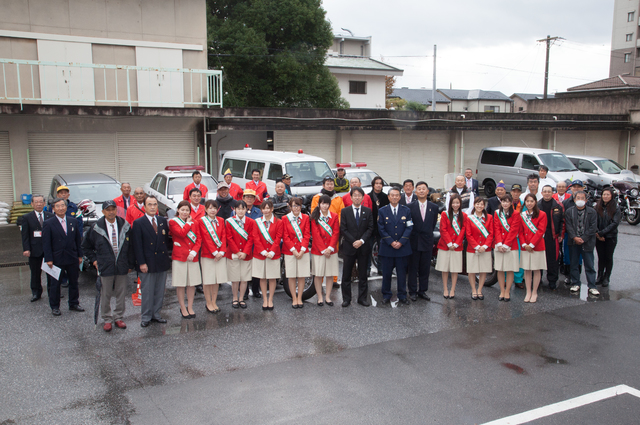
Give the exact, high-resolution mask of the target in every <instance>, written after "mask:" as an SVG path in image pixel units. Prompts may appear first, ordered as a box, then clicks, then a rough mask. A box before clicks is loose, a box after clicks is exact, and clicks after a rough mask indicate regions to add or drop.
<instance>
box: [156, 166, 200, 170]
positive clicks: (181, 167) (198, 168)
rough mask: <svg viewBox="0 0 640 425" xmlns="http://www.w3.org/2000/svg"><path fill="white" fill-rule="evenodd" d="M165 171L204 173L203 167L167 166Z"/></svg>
mask: <svg viewBox="0 0 640 425" xmlns="http://www.w3.org/2000/svg"><path fill="white" fill-rule="evenodd" d="M164 169H165V170H166V171H196V170H197V171H204V165H168V166H166V167H164Z"/></svg>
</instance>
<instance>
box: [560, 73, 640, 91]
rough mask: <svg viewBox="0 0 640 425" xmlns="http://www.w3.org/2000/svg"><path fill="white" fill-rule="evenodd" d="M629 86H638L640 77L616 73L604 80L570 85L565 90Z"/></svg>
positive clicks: (639, 85)
mask: <svg viewBox="0 0 640 425" xmlns="http://www.w3.org/2000/svg"><path fill="white" fill-rule="evenodd" d="M630 87H640V77H633V76H631V75H616V76H614V77H609V78H605V79H604V80H598V81H594V82H592V83H587V84H582V85H580V86H575V87H570V88H568V89H567V91H583V90H598V89H613V88H630Z"/></svg>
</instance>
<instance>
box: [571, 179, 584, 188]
mask: <svg viewBox="0 0 640 425" xmlns="http://www.w3.org/2000/svg"><path fill="white" fill-rule="evenodd" d="M575 185H579V186H580V187H582V186H584V184H582V180H573V181H572V182H571V186H575Z"/></svg>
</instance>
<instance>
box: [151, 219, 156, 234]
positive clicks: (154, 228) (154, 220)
mask: <svg viewBox="0 0 640 425" xmlns="http://www.w3.org/2000/svg"><path fill="white" fill-rule="evenodd" d="M151 225H152V226H153V231H154V232H156V233H158V225H157V224H156V218H155V217H153V220H151Z"/></svg>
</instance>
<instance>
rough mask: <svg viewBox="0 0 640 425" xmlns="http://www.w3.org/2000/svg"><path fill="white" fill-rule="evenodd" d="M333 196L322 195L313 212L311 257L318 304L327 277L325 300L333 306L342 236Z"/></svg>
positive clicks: (320, 304)
mask: <svg viewBox="0 0 640 425" xmlns="http://www.w3.org/2000/svg"><path fill="white" fill-rule="evenodd" d="M330 207H331V198H330V197H329V196H328V195H321V196H320V199H319V200H318V206H317V207H316V209H315V210H313V212H312V213H311V217H310V219H311V236H312V238H311V258H312V263H313V274H314V276H315V277H314V280H313V281H314V284H315V286H316V294H317V295H318V306H323V305H324V303H323V302H322V280H323V279H324V278H325V276H326V277H327V279H326V282H327V293H326V296H325V301H326V302H327V305H329V306H333V301H331V290H332V289H333V278H334V276H338V239H339V238H340V216H339V215H338V214H336V213H333V214H331V212H330V211H329V208H330Z"/></svg>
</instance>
